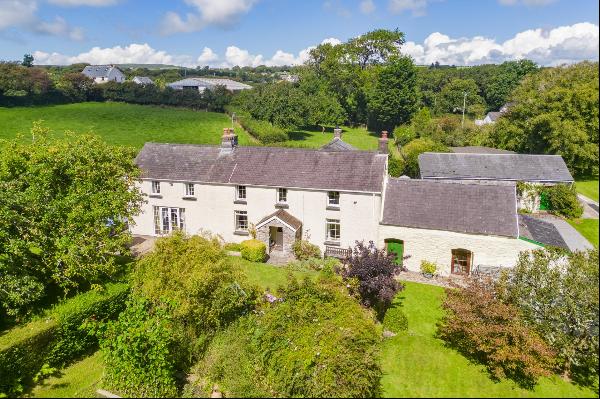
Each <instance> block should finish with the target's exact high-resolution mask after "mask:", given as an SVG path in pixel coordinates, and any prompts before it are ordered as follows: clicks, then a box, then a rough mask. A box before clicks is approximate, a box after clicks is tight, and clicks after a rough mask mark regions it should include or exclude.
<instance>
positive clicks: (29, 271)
mask: <svg viewBox="0 0 600 399" xmlns="http://www.w3.org/2000/svg"><path fill="white" fill-rule="evenodd" d="M31 133H32V136H31V137H30V138H27V139H25V138H24V137H19V138H16V139H14V140H11V141H2V142H0V302H1V306H2V310H3V311H5V312H7V313H8V314H10V315H13V316H16V315H20V314H23V313H27V312H28V311H30V310H32V307H33V306H34V305H35V304H36V303H37V302H39V301H40V300H42V299H44V298H45V297H47V296H48V295H50V294H51V293H53V292H54V293H56V290H57V289H60V290H62V291H64V292H67V291H69V290H73V289H76V288H78V287H79V286H80V285H82V284H89V283H93V282H95V281H99V280H101V279H103V278H106V277H107V276H110V275H112V274H114V273H115V272H116V271H117V267H116V261H115V255H116V254H119V253H124V252H126V250H127V248H126V246H127V244H128V243H129V240H130V235H129V233H128V229H127V223H128V222H129V221H130V220H131V217H132V216H133V215H134V214H136V213H137V212H138V211H139V205H140V203H141V194H140V192H139V191H138V190H136V189H134V188H133V187H134V182H135V181H136V179H137V178H138V176H139V172H138V168H137V167H136V166H135V165H134V163H133V157H134V155H135V153H134V150H133V149H128V148H124V147H113V146H109V145H107V144H105V143H104V142H102V141H101V140H100V139H98V138H97V137H95V136H77V135H71V134H68V135H67V139H66V140H65V139H54V138H52V137H49V136H48V131H47V129H44V128H43V127H41V126H40V125H39V124H35V125H34V128H33V129H32V131H31Z"/></svg>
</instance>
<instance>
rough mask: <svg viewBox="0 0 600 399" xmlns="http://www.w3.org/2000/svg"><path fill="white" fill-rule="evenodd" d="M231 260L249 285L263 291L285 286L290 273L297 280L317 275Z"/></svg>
mask: <svg viewBox="0 0 600 399" xmlns="http://www.w3.org/2000/svg"><path fill="white" fill-rule="evenodd" d="M231 260H232V261H233V262H234V263H235V264H237V265H239V266H240V267H241V268H242V270H243V271H244V273H245V274H246V276H247V277H248V281H249V282H250V283H252V284H256V285H257V286H259V287H260V288H262V289H263V290H267V289H269V290H270V291H275V290H277V288H279V287H280V286H283V285H285V284H286V283H287V280H288V276H289V274H290V273H291V274H292V275H294V276H295V277H296V278H298V279H303V278H304V277H310V278H316V277H317V275H318V272H316V271H297V270H294V271H292V270H290V269H288V268H286V267H282V266H273V265H269V264H266V263H255V262H250V261H247V260H245V259H242V258H240V257H238V256H232V257H231Z"/></svg>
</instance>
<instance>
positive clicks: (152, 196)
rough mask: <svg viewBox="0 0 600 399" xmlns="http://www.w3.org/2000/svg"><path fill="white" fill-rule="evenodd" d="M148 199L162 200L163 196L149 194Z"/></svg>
mask: <svg viewBox="0 0 600 399" xmlns="http://www.w3.org/2000/svg"><path fill="white" fill-rule="evenodd" d="M148 197H150V198H162V195H161V194H148Z"/></svg>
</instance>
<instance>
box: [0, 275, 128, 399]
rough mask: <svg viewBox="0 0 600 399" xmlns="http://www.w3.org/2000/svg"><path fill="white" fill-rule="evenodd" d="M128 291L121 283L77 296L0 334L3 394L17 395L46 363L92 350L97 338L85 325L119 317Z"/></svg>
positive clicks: (60, 361)
mask: <svg viewBox="0 0 600 399" xmlns="http://www.w3.org/2000/svg"><path fill="white" fill-rule="evenodd" d="M128 290H129V287H128V285H127V284H124V283H118V284H109V285H107V286H106V288H105V290H104V291H89V292H86V293H83V294H80V295H77V296H75V297H73V298H71V299H68V300H66V301H65V302H63V303H61V304H59V305H57V306H56V307H55V308H53V309H51V310H50V311H48V312H47V313H46V314H45V315H44V316H43V317H41V318H40V319H37V320H34V321H32V322H30V323H28V324H25V325H23V326H20V327H15V328H13V329H12V330H9V331H8V332H7V333H6V334H4V335H3V336H2V337H0V376H1V377H2V378H0V394H2V393H4V394H7V395H16V394H18V393H19V392H20V390H22V389H23V387H24V386H27V385H30V384H31V382H32V379H33V377H34V376H35V375H36V374H37V373H38V371H39V370H40V369H41V368H42V366H43V365H45V364H47V365H48V366H50V367H63V366H65V365H66V364H68V363H70V362H71V361H73V360H75V359H77V358H78V357H80V356H82V355H84V354H86V353H88V352H89V351H91V350H92V349H93V348H94V347H95V346H96V344H97V342H98V340H97V339H96V338H95V337H94V336H93V335H89V334H88V333H87V331H86V330H85V329H83V328H82V326H84V325H85V324H86V321H87V320H90V319H94V320H107V319H111V318H113V317H116V315H117V314H118V313H119V312H120V311H121V310H122V309H123V308H124V306H125V300H126V298H127V293H128Z"/></svg>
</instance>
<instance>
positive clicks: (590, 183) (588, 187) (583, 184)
mask: <svg viewBox="0 0 600 399" xmlns="http://www.w3.org/2000/svg"><path fill="white" fill-rule="evenodd" d="M575 188H576V189H577V192H579V193H580V194H583V195H585V196H586V197H588V198H589V199H593V200H594V201H596V202H598V178H596V179H595V180H578V181H577V182H575Z"/></svg>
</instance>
